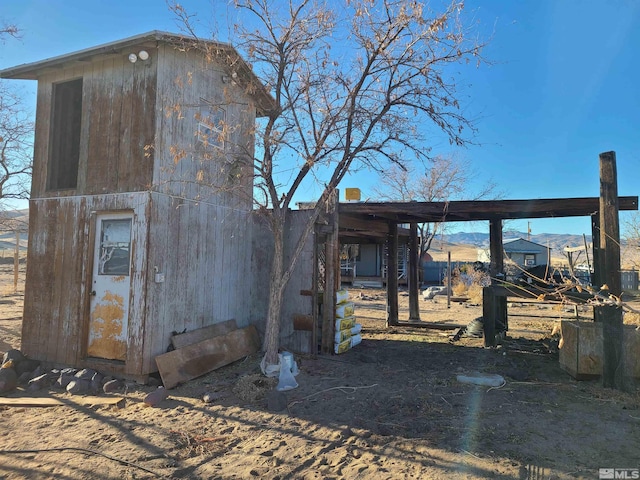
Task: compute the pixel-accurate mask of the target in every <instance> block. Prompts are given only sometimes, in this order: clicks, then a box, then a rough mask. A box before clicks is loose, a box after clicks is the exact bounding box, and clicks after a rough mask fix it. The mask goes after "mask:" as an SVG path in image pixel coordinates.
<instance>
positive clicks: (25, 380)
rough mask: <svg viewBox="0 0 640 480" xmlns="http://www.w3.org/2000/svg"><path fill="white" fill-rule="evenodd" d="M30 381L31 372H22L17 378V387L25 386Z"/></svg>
mask: <svg viewBox="0 0 640 480" xmlns="http://www.w3.org/2000/svg"><path fill="white" fill-rule="evenodd" d="M29 380H31V372H24V373H23V374H22V375H20V376H19V377H18V385H27V384H28V383H29Z"/></svg>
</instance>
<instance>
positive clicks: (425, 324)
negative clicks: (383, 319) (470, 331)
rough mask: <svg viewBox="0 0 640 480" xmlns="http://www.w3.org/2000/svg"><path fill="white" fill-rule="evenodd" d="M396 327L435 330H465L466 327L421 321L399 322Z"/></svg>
mask: <svg viewBox="0 0 640 480" xmlns="http://www.w3.org/2000/svg"><path fill="white" fill-rule="evenodd" d="M394 326H395V327H414V328H430V329H433V330H456V329H464V328H465V327H464V325H459V324H456V323H440V322H433V323H432V322H421V321H419V320H418V321H408V322H405V321H402V322H398V323H397V324H396V325H394Z"/></svg>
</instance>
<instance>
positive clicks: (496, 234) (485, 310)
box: [482, 218, 507, 347]
mask: <svg viewBox="0 0 640 480" xmlns="http://www.w3.org/2000/svg"><path fill="white" fill-rule="evenodd" d="M503 250H504V248H503V244H502V219H501V218H495V219H492V220H491V221H490V222H489V252H490V253H489V254H490V255H491V263H490V264H489V275H490V276H491V286H489V287H485V288H484V289H483V292H482V322H483V327H484V344H485V346H487V347H490V346H495V344H496V335H495V334H496V330H498V329H497V328H496V327H499V329H500V331H504V330H506V328H507V298H506V297H501V296H497V295H495V290H494V289H493V286H494V285H495V284H496V283H498V282H499V280H504V258H503V256H502V252H503Z"/></svg>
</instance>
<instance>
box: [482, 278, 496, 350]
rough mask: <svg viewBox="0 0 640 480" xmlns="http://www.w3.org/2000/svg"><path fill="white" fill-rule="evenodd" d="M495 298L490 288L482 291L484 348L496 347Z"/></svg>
mask: <svg viewBox="0 0 640 480" xmlns="http://www.w3.org/2000/svg"><path fill="white" fill-rule="evenodd" d="M496 313H497V309H496V296H495V294H494V290H493V287H492V286H489V287H484V288H483V289H482V328H483V330H484V346H485V347H495V345H496V323H495V318H496Z"/></svg>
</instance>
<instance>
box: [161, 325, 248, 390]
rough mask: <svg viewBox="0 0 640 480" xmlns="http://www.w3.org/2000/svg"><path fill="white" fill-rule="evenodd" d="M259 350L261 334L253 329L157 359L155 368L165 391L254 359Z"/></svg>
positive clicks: (181, 349) (191, 346)
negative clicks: (254, 354)
mask: <svg viewBox="0 0 640 480" xmlns="http://www.w3.org/2000/svg"><path fill="white" fill-rule="evenodd" d="M259 348H260V337H259V336H258V331H257V330H256V328H255V327H254V326H253V325H251V326H249V327H247V328H242V329H239V330H234V331H233V332H230V333H227V334H226V335H221V336H218V337H213V338H210V339H208V340H204V341H202V342H198V343H195V344H193V345H189V346H188V347H184V348H180V349H178V350H173V351H172V352H168V353H163V354H162V355H158V356H157V357H156V365H157V366H158V371H159V372H160V377H161V378H162V382H163V384H164V386H165V388H173V387H175V386H176V385H178V384H179V383H183V382H186V381H188V380H192V379H194V378H196V377H199V376H201V375H204V374H206V373H209V372H211V371H213V370H215V369H217V368H220V367H224V366H225V365H228V364H230V363H231V362H235V361H236V360H239V359H241V358H242V357H245V356H247V355H251V354H252V353H255V352H257V351H258V349H259Z"/></svg>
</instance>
